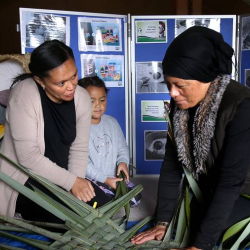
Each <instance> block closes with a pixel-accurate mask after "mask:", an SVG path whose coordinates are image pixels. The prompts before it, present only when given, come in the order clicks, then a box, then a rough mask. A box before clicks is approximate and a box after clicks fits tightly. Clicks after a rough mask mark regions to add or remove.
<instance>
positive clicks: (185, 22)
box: [131, 15, 236, 175]
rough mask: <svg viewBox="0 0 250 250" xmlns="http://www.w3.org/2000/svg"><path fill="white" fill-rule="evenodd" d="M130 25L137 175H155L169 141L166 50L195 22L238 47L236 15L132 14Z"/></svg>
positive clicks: (134, 159) (134, 160)
mask: <svg viewBox="0 0 250 250" xmlns="http://www.w3.org/2000/svg"><path fill="white" fill-rule="evenodd" d="M131 25H132V45H131V58H132V69H131V71H132V74H133V75H132V117H133V125H132V127H133V165H134V166H135V167H136V170H135V173H134V174H135V175H142V174H147V175H155V174H159V173H160V167H161V164H162V161H163V157H164V154H165V145H166V140H167V139H166V138H167V124H166V122H165V119H164V108H163V107H164V101H168V100H170V96H169V93H168V89H167V86H166V85H165V83H164V79H163V72H162V64H161V62H162V60H163V57H164V55H165V52H166V49H167V48H168V46H169V45H170V43H171V42H172V41H173V39H174V38H175V37H176V36H178V35H179V34H180V33H181V32H183V31H184V30H185V29H187V28H189V27H191V26H194V25H198V26H205V27H208V28H211V29H214V30H216V31H218V32H220V33H221V34H222V35H223V37H224V40H225V41H226V42H227V43H228V44H229V45H231V46H232V47H233V48H235V40H236V39H235V38H236V34H235V31H236V16H234V15H230V16H228V15H227V16H150V17H145V16H132V19H131ZM234 75H235V72H233V73H232V77H233V76H234Z"/></svg>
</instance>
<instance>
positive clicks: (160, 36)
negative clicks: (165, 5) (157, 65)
mask: <svg viewBox="0 0 250 250" xmlns="http://www.w3.org/2000/svg"><path fill="white" fill-rule="evenodd" d="M166 27H167V25H166V20H153V21H151V20H149V21H138V22H136V31H137V33H136V42H137V43H166V42H167V30H166Z"/></svg>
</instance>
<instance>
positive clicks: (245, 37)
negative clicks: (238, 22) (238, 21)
mask: <svg viewBox="0 0 250 250" xmlns="http://www.w3.org/2000/svg"><path fill="white" fill-rule="evenodd" d="M241 36H242V37H241V38H242V39H241V40H242V50H249V49H250V17H249V16H248V17H243V18H242V35H241Z"/></svg>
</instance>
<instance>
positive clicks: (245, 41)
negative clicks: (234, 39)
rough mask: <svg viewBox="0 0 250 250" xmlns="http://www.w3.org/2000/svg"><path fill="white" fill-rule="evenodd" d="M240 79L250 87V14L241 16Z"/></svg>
mask: <svg viewBox="0 0 250 250" xmlns="http://www.w3.org/2000/svg"><path fill="white" fill-rule="evenodd" d="M238 23H239V25H238V27H239V46H238V53H239V60H238V62H239V72H238V73H239V81H240V82H241V83H242V84H244V85H246V86H248V87H250V60H249V58H250V16H249V15H243V16H239V21H238Z"/></svg>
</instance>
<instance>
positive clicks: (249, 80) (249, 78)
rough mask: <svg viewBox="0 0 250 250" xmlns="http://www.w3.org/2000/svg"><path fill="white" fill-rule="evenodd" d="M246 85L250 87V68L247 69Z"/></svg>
mask: <svg viewBox="0 0 250 250" xmlns="http://www.w3.org/2000/svg"><path fill="white" fill-rule="evenodd" d="M245 85H246V86H248V87H249V88H250V69H245Z"/></svg>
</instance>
